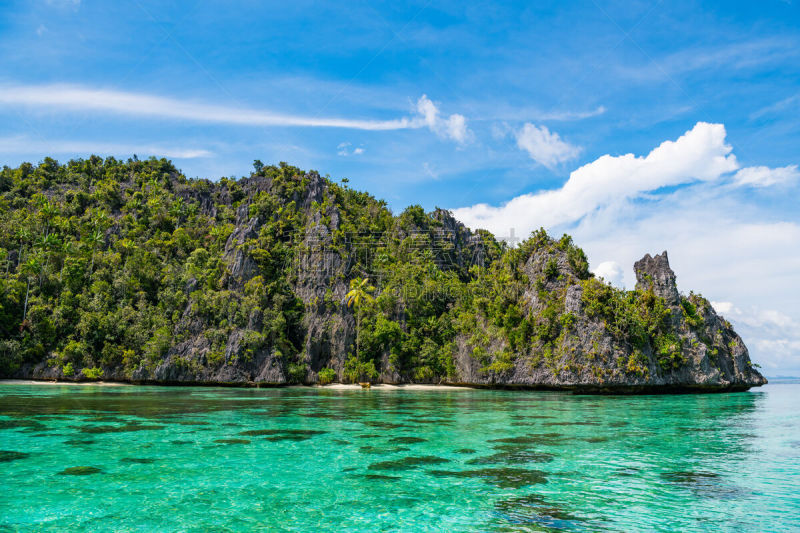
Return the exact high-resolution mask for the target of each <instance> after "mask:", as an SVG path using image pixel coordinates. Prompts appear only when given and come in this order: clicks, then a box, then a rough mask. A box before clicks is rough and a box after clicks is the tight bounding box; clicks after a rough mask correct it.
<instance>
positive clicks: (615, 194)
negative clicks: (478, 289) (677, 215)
mask: <svg viewBox="0 0 800 533" xmlns="http://www.w3.org/2000/svg"><path fill="white" fill-rule="evenodd" d="M738 168H739V165H738V163H737V161H736V157H735V156H734V155H733V154H731V146H730V145H728V144H727V143H726V142H725V127H724V126H723V125H722V124H708V123H705V122H698V123H697V124H696V125H695V126H694V128H692V129H691V130H689V131H687V132H686V133H685V134H683V135H682V136H681V137H680V138H678V139H677V140H676V141H665V142H663V143H661V145H660V146H658V147H656V148H654V149H653V150H652V151H651V152H650V153H649V154H648V155H646V156H644V157H642V156H635V155H633V154H625V155H621V156H611V155H604V156H602V157H600V158H598V159H596V160H595V161H593V162H591V163H588V164H586V165H584V166H582V167H580V168H578V169H577V170H575V171H573V172H572V173H571V174H570V177H569V180H567V182H566V183H565V184H564V186H563V187H561V188H560V189H556V190H549V191H543V192H539V193H531V194H524V195H522V196H518V197H516V198H514V199H512V200H510V201H509V202H507V203H506V204H505V205H502V206H499V207H494V206H490V205H488V204H477V205H474V206H472V207H463V208H458V209H454V210H453V212H454V214H455V216H456V217H457V218H458V219H459V220H461V221H462V222H464V223H465V224H466V225H467V226H469V227H471V228H484V229H488V230H489V231H492V232H494V233H502V232H503V231H507V230H508V228H512V227H513V228H516V229H517V230H521V233H523V234H527V233H529V232H531V231H532V230H534V229H536V228H538V227H540V226H544V227H546V228H547V227H552V226H556V225H558V224H564V223H569V222H575V221H578V220H580V219H581V218H582V217H584V216H586V215H587V214H589V213H591V212H592V211H594V210H595V209H597V208H599V207H601V206H603V205H609V204H612V203H615V202H620V201H622V200H625V199H629V198H633V197H636V196H639V195H641V194H642V193H645V192H648V191H653V190H656V189H659V188H661V187H667V186H671V185H679V184H682V183H690V182H694V181H698V180H700V181H711V180H715V179H718V178H719V177H720V176H722V175H724V174H727V173H730V172H733V171H735V170H737V169H738Z"/></svg>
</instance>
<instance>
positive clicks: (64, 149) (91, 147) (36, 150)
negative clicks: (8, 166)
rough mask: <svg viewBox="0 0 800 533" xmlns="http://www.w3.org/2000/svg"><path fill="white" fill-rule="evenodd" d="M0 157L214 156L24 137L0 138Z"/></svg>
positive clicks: (164, 148) (171, 149) (166, 148)
mask: <svg viewBox="0 0 800 533" xmlns="http://www.w3.org/2000/svg"><path fill="white" fill-rule="evenodd" d="M0 154H20V155H38V154H76V155H88V154H96V155H114V156H131V155H133V154H137V155H139V156H143V157H149V156H151V155H155V156H159V157H169V158H173V159H196V158H202V157H211V156H213V155H214V154H213V153H212V152H210V151H208V150H204V149H199V148H181V147H169V146H154V145H142V144H124V143H108V142H95V141H63V140H52V141H51V140H36V139H31V138H29V137H25V136H16V137H5V138H0Z"/></svg>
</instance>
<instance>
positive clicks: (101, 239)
mask: <svg viewBox="0 0 800 533" xmlns="http://www.w3.org/2000/svg"><path fill="white" fill-rule="evenodd" d="M103 243H105V236H104V235H103V232H102V231H100V230H94V231H92V232H91V233H90V234H89V244H91V245H92V263H91V265H89V275H90V276H91V275H92V270H94V252H95V250H96V249H97V247H98V246H102V245H103Z"/></svg>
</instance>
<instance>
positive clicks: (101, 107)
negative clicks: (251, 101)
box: [0, 84, 471, 144]
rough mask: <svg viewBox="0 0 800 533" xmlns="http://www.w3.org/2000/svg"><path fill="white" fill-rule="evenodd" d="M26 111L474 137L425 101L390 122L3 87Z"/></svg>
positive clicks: (9, 101) (4, 98)
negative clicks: (409, 113) (413, 113)
mask: <svg viewBox="0 0 800 533" xmlns="http://www.w3.org/2000/svg"><path fill="white" fill-rule="evenodd" d="M3 104H5V105H12V106H26V107H31V108H39V109H48V110H52V111H57V112H69V111H100V112H106V113H117V114H121V115H129V116H151V117H162V118H169V119H178V120H191V121H197V122H209V123H222V124H235V125H242V126H299V127H320V128H345V129H357V130H370V131H386V130H400V129H418V128H424V127H427V128H429V129H430V130H431V131H433V132H434V133H436V134H437V135H439V136H440V137H443V138H448V139H452V140H455V141H456V142H458V143H462V144H463V143H465V142H466V141H467V140H469V138H470V137H471V132H470V130H469V129H468V128H467V125H466V118H464V116H463V115H458V114H453V115H450V116H449V117H447V118H442V117H440V116H439V110H438V108H437V107H436V105H435V104H434V103H433V102H432V101H431V100H430V99H428V97H427V96H425V95H422V97H421V98H420V99H419V101H418V102H417V105H416V113H417V115H416V116H412V117H401V118H397V119H392V120H361V119H350V118H332V117H329V118H326V117H313V116H311V117H309V116H300V115H287V114H281V113H273V112H271V111H263V110H258V109H246V108H241V107H226V106H220V105H212V104H206V103H203V102H192V101H188V100H183V99H176V98H167V97H163V96H155V95H151V94H145V93H133V92H125V91H115V90H108V89H92V88H86V87H80V86H74V85H59V84H57V85H32V86H21V85H6V86H0V105H3Z"/></svg>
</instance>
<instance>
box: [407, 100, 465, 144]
mask: <svg viewBox="0 0 800 533" xmlns="http://www.w3.org/2000/svg"><path fill="white" fill-rule="evenodd" d="M417 113H418V114H419V115H420V117H419V118H417V119H416V120H415V121H414V123H415V124H418V125H425V126H427V127H428V128H429V129H430V130H431V131H432V132H434V133H435V134H436V135H438V136H439V137H442V138H444V139H452V140H454V141H456V142H458V143H460V144H464V143H466V142H467V141H468V140H469V139H470V137H471V136H472V132H471V131H470V130H469V128H467V119H466V118H465V117H464V115H459V114H453V115H450V116H449V117H447V118H443V117H441V116H440V115H439V108H438V107H436V104H434V103H433V101H431V99H430V98H428V96H427V95H424V94H423V95H422V96H421V97H420V99H419V100H417Z"/></svg>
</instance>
